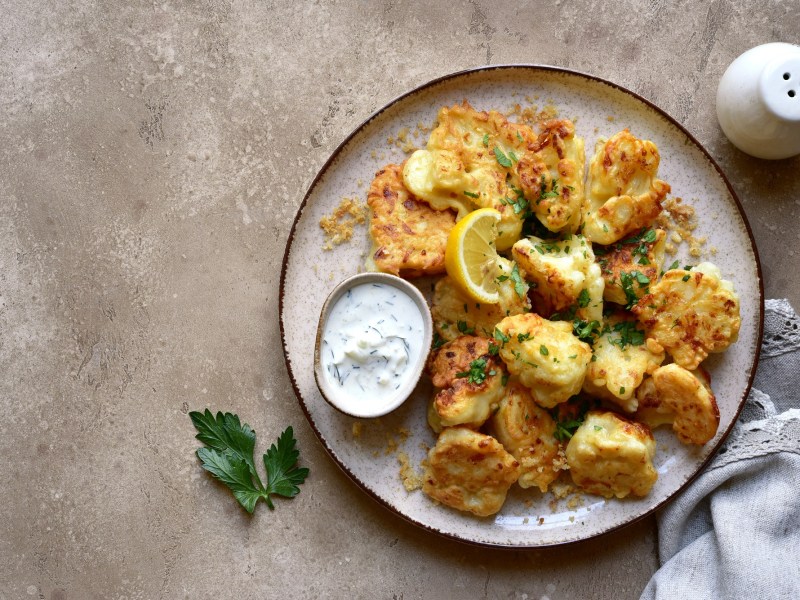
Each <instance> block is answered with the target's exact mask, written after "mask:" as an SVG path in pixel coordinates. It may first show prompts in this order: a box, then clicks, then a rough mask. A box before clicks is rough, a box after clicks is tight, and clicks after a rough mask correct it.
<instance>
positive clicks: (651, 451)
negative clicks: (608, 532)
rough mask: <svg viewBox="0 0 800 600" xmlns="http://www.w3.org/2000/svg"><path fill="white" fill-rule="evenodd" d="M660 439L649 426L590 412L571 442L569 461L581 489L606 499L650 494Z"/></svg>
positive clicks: (572, 473) (574, 479) (602, 412)
mask: <svg viewBox="0 0 800 600" xmlns="http://www.w3.org/2000/svg"><path fill="white" fill-rule="evenodd" d="M655 452H656V442H655V440H654V439H653V434H652V433H651V432H650V429H649V428H648V427H647V426H646V425H642V424H641V423H636V422H633V421H629V420H628V419H626V418H624V417H622V416H620V415H618V414H616V413H613V412H607V411H590V412H588V413H586V418H585V420H584V422H583V423H582V424H581V426H580V427H578V429H577V431H576V432H575V433H574V434H573V436H572V439H570V441H569V444H567V451H566V454H567V464H568V465H569V471H570V474H571V475H572V481H573V482H574V483H575V485H577V486H578V487H579V488H581V489H583V490H585V491H587V492H589V493H590V494H597V495H599V496H604V497H606V498H612V497H614V496H616V497H617V498H625V497H626V496H628V495H630V494H633V495H634V496H639V497H642V496H646V495H647V494H648V492H649V491H650V489H651V488H652V487H653V484H655V482H656V480H657V479H658V473H657V472H656V469H655V467H654V466H653V456H655Z"/></svg>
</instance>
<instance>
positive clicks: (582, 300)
mask: <svg viewBox="0 0 800 600" xmlns="http://www.w3.org/2000/svg"><path fill="white" fill-rule="evenodd" d="M590 301H591V298H590V297H589V290H587V289H583V290H581V293H580V294H578V306H580V307H581V308H586V307H587V306H589V302H590Z"/></svg>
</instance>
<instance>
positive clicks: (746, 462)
mask: <svg viewBox="0 0 800 600" xmlns="http://www.w3.org/2000/svg"><path fill="white" fill-rule="evenodd" d="M799 386H800V319H799V318H798V316H797V314H796V313H795V311H794V310H793V309H792V307H791V305H790V304H789V302H788V301H786V300H767V302H766V311H765V315H764V343H763V345H762V349H761V357H760V362H759V366H758V370H757V371H756V377H755V382H754V387H753V389H752V390H751V392H750V395H749V396H748V399H747V402H746V404H745V407H744V409H743V411H742V414H741V416H740V417H739V420H738V421H737V423H736V425H735V426H734V429H733V430H732V432H731V434H730V436H729V437H728V439H727V440H726V442H725V444H724V445H723V447H722V448H721V449H720V450H719V452H718V453H717V454H716V456H715V457H714V458H713V459H712V460H711V462H710V464H709V465H708V466H707V467H706V468H705V470H704V471H703V473H702V474H701V475H700V476H699V477H698V478H697V479H696V480H695V481H694V482H693V483H692V484H691V485H690V486H689V487H688V488H687V489H686V490H684V491H683V492H682V493H681V494H680V495H679V496H678V497H677V498H675V499H674V500H673V501H672V502H671V503H670V504H669V505H667V506H666V507H665V508H664V509H663V510H662V511H661V512H660V513H659V514H658V516H657V520H658V537H659V541H658V553H659V561H660V563H661V568H660V569H659V570H658V571H657V572H656V574H655V575H653V578H652V579H651V580H650V582H649V583H648V584H647V587H646V588H645V590H644V592H643V593H642V599H643V600H644V599H647V600H650V599H665V600H666V599H669V600H675V599H681V600H683V599H687V600H691V599H695V598H698V599H700V598H702V599H707V598H712V599H717V598H736V599H739V598H747V599H750V598H752V599H758V600H761V599H783V598H786V599H792V600H796V599H799V598H800V389H799Z"/></svg>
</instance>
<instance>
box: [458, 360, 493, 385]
mask: <svg viewBox="0 0 800 600" xmlns="http://www.w3.org/2000/svg"><path fill="white" fill-rule="evenodd" d="M486 365H487V363H486V359H485V358H476V359H475V360H473V361H472V362H471V363H469V371H462V372H461V373H456V377H466V378H467V382H469V383H474V384H476V385H480V384H482V383H483V382H484V381H486ZM495 374H496V373H495V372H493V371H490V372H489V375H495Z"/></svg>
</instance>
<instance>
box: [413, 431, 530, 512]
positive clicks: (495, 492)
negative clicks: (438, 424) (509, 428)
mask: <svg viewBox="0 0 800 600" xmlns="http://www.w3.org/2000/svg"><path fill="white" fill-rule="evenodd" d="M518 477H519V463H518V462H517V461H516V460H515V459H514V457H513V456H511V455H510V454H509V453H508V452H506V451H505V449H504V448H503V446H501V445H500V442H498V441H497V440H496V439H494V438H493V437H490V436H488V435H484V434H482V433H478V432H476V431H472V430H471V429H467V428H465V427H449V428H447V429H445V430H444V431H442V433H441V434H440V435H439V439H438V440H437V441H436V445H435V446H434V447H433V448H431V450H430V452H428V460H427V464H426V466H425V473H424V476H423V479H424V481H423V484H422V491H423V492H425V494H427V495H428V496H430V497H431V498H432V499H433V500H436V501H437V502H441V503H442V504H444V505H446V506H449V507H451V508H455V509H457V510H462V511H468V512H471V513H473V514H475V515H478V516H479V517H487V516H489V515H493V514H495V513H496V512H497V511H499V510H500V509H501V508H502V506H503V503H504V502H505V500H506V494H507V493H508V489H509V488H510V487H511V486H512V485H513V484H514V482H515V481H516V480H517V478H518Z"/></svg>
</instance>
